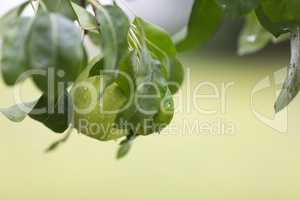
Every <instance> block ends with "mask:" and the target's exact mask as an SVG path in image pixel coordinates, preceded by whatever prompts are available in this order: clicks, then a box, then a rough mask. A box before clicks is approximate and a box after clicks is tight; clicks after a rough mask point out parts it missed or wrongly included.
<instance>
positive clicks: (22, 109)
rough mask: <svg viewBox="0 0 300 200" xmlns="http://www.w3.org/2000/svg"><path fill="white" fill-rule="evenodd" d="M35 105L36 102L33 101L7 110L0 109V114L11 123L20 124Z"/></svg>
mask: <svg viewBox="0 0 300 200" xmlns="http://www.w3.org/2000/svg"><path fill="white" fill-rule="evenodd" d="M36 103H37V101H33V102H29V103H24V104H17V105H14V106H11V107H9V108H0V112H1V113H2V114H3V115H4V116H5V117H7V118H8V119H9V120H11V121H13V122H21V121H23V120H24V119H25V118H26V116H27V114H28V113H29V112H31V110H32V109H33V107H34V106H35V105H36Z"/></svg>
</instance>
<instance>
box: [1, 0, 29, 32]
mask: <svg viewBox="0 0 300 200" xmlns="http://www.w3.org/2000/svg"><path fill="white" fill-rule="evenodd" d="M28 4H29V1H25V2H24V3H22V4H20V5H18V6H16V7H14V8H13V9H11V10H9V11H8V12H7V13H6V14H4V15H3V16H2V17H1V18H0V36H1V33H3V32H4V31H6V29H7V28H8V27H7V25H8V23H10V22H11V21H14V20H16V18H17V17H18V16H19V15H20V14H21V13H22V12H23V10H24V9H25V8H26V6H27V5H28Z"/></svg>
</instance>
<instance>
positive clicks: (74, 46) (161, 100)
mask: <svg viewBox="0 0 300 200" xmlns="http://www.w3.org/2000/svg"><path fill="white" fill-rule="evenodd" d="M30 3H32V2H31V1H26V2H25V3H23V4H21V5H19V6H18V7H16V8H14V9H12V10H11V11H9V12H8V13H7V14H5V15H4V16H2V17H1V18H0V36H1V40H2V48H1V49H2V56H1V60H0V62H1V70H2V76H3V80H4V81H5V83H6V84H7V85H9V86H14V85H16V84H19V82H20V81H23V80H24V77H23V76H21V75H23V74H24V73H25V72H28V71H30V70H36V71H38V72H39V73H40V74H39V75H31V76H30V78H32V80H33V81H34V83H35V85H36V86H37V87H38V88H39V89H40V91H41V93H42V94H41V97H40V98H39V99H38V100H35V101H33V102H32V103H28V104H26V105H27V106H26V107H27V109H26V110H25V111H24V109H20V106H18V105H16V106H12V107H11V108H6V109H1V110H0V111H1V112H2V113H3V114H4V115H5V116H7V117H8V118H9V119H10V120H12V121H15V122H20V121H22V120H23V119H24V118H25V117H26V115H29V116H30V117H31V118H32V119H34V120H36V121H39V122H41V123H43V124H44V125H45V126H46V127H48V128H49V129H51V130H53V131H54V132H57V133H63V132H64V131H66V130H67V129H68V127H71V129H72V128H73V127H74V125H75V128H76V129H78V130H79V131H80V132H83V133H84V131H81V130H80V128H79V127H78V126H77V125H78V124H76V123H77V122H76V119H77V118H78V116H84V117H83V118H85V119H87V120H88V121H90V122H97V123H98V124H106V125H108V126H111V125H112V124H117V125H120V127H118V129H122V134H121V135H119V136H120V137H125V139H124V140H123V141H122V142H121V144H120V149H119V150H118V153H117V158H122V157H123V156H125V155H126V154H127V153H128V151H129V150H130V149H131V145H132V142H133V141H134V140H135V139H136V138H137V137H138V136H145V135H149V134H153V133H154V132H160V131H161V130H162V129H163V128H164V127H165V126H167V125H168V124H169V123H170V122H171V119H172V117H173V113H174V103H173V97H172V95H174V94H175V93H176V92H177V91H178V89H179V87H180V85H181V84H182V82H183V79H184V70H183V67H182V65H181V63H180V61H179V60H178V58H177V50H180V51H183V50H188V49H192V48H195V47H198V46H201V45H203V44H205V43H206V42H207V41H208V40H209V39H211V38H212V37H213V35H214V34H215V32H216V31H217V30H218V28H219V27H220V25H221V24H222V21H223V20H224V19H226V18H228V19H231V20H234V19H237V18H245V26H244V28H243V30H242V32H241V35H240V38H239V52H238V53H239V54H240V55H245V54H249V53H253V52H256V51H258V50H260V49H262V48H263V47H265V46H266V45H267V44H268V43H269V42H278V41H282V40H285V39H288V36H287V34H286V33H291V46H292V47H291V48H292V56H291V65H290V67H289V73H288V77H287V80H286V82H285V83H284V86H283V90H282V93H281V94H280V96H279V99H278V101H277V102H276V105H275V109H276V112H279V111H280V110H282V109H283V108H284V107H286V106H287V105H288V104H289V103H290V102H291V101H292V99H293V98H294V97H295V96H296V95H297V94H298V92H299V90H300V81H299V80H300V78H299V71H300V61H299V60H300V59H299V57H300V56H299V52H300V39H299V38H300V36H299V35H300V31H299V26H300V2H299V1H298V0H247V1H243V0H195V2H194V6H193V9H192V13H191V16H190V20H189V23H188V27H187V34H186V37H185V38H184V39H183V40H182V41H179V43H178V44H176V45H175V44H174V43H173V41H172V39H171V37H170V36H169V35H168V34H167V33H166V32H165V31H164V30H162V29H161V28H160V27H157V26H155V25H153V24H151V23H149V22H147V21H144V20H143V19H141V18H139V17H138V16H136V18H135V19H134V20H133V21H130V20H129V19H128V18H127V15H126V14H125V13H124V12H123V10H122V9H121V8H119V7H118V5H117V4H113V5H109V6H104V5H101V4H100V3H99V2H98V1H97V0H39V1H38V6H37V10H36V12H35V15H34V16H31V17H24V16H23V15H22V12H23V10H24V9H25V8H26V7H27V6H29V4H30ZM88 6H91V7H92V8H93V12H90V11H88V9H87V7H88ZM75 22H76V23H75ZM84 37H88V38H90V39H91V40H92V42H93V43H94V44H95V46H96V47H97V48H99V49H100V50H101V51H100V52H101V53H100V54H99V55H97V56H96V57H94V58H91V57H89V56H88V54H87V49H86V47H85V45H84V42H83V41H84V40H83V38H84ZM108 72H109V73H108ZM53 74H54V76H53ZM122 74H126V75H127V76H128V77H130V80H128V79H127V78H124V76H122ZM20 76H21V78H20ZM103 77H105V78H103ZM102 79H105V81H104V82H103V83H101V87H100V85H99V84H100V83H98V82H99V81H100V80H102ZM49 80H52V83H53V85H49ZM84 82H85V83H93V84H94V85H95V84H96V85H97V86H96V88H97V91H98V92H97V98H98V100H97V102H98V101H100V100H101V99H102V98H103V99H105V102H104V103H105V104H107V105H109V107H114V106H115V107H120V106H121V105H122V104H126V102H127V103H128V104H129V105H128V106H127V107H126V109H124V110H122V111H121V112H119V113H118V114H116V115H112V116H104V115H105V114H103V113H101V112H100V113H99V111H92V112H91V113H87V114H85V115H77V113H76V111H74V106H75V104H76V102H77V104H79V105H83V104H84V103H83V102H84V101H86V99H85V98H88V99H89V98H91V97H90V96H89V94H87V93H86V91H88V88H87V87H82V88H81V89H80V90H79V92H80V94H77V96H76V95H75V96H72V91H74V90H75V89H74V88H75V87H76V86H77V85H78V84H80V83H84ZM170 82H171V83H172V84H170ZM153 86H155V87H153ZM112 87H113V88H114V92H112ZM51 88H52V89H51ZM70 88H72V89H71V90H70ZM50 89H51V90H50ZM115 90H117V91H118V92H117V93H116V91H115ZM75 93H76V92H75ZM121 96H122V99H123V100H122V101H120V100H118V101H116V98H119V97H121ZM145 96H152V97H153V98H145ZM73 97H74V98H73ZM130 98H134V99H136V102H138V105H139V106H137V105H136V103H132V102H133V101H130ZM74 102H75V103H74ZM78 102H79V103H78ZM114 102H116V103H114ZM120 103H121V104H120ZM117 104H118V105H117ZM51 105H52V106H51ZM23 106H24V105H23ZM41 108H45V110H46V112H44V113H36V111H37V110H41ZM140 108H142V110H144V111H147V112H142V111H141V109H140ZM74 115H75V117H74ZM74 118H76V119H75V122H76V123H75V122H74ZM149 120H150V121H151V122H150V125H149V124H148V125H147V126H146V125H145V123H144V122H145V121H149ZM124 122H126V123H129V124H131V125H132V126H129V127H128V126H123V125H121V124H122V123H124ZM107 123H108V124H107ZM146 127H147V128H146ZM149 127H150V128H149ZM114 133H115V131H108V132H105V135H106V138H105V140H108V139H115V138H116V137H114V135H113V134H114ZM69 134H70V130H69V131H68V132H67V136H66V137H64V138H63V139H62V140H60V141H58V142H56V143H54V144H53V145H52V146H50V147H49V148H48V151H51V150H54V149H56V147H57V146H58V145H59V144H61V143H63V142H65V141H66V140H67V138H68V137H69ZM85 134H86V135H88V136H90V135H89V134H87V133H85ZM100 135H101V137H102V136H103V134H100ZM98 136H99V135H98ZM98 136H91V137H93V138H96V139H99V140H102V138H101V137H98Z"/></svg>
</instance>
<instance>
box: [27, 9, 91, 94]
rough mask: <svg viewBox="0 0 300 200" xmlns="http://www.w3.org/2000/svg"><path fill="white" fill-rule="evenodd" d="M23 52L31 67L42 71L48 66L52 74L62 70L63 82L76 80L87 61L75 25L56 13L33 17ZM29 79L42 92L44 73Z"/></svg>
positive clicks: (45, 70)
mask: <svg viewBox="0 0 300 200" xmlns="http://www.w3.org/2000/svg"><path fill="white" fill-rule="evenodd" d="M27 52H28V53H27V54H28V59H29V66H30V67H31V68H32V69H38V70H42V71H43V72H45V73H48V70H50V69H53V70H54V71H55V73H56V72H63V73H64V74H62V73H61V74H62V75H64V76H63V77H62V78H60V79H61V80H60V81H62V80H63V81H64V82H67V81H74V80H76V78H77V76H78V75H79V74H80V73H81V71H82V70H83V69H84V68H85V67H86V63H87V56H86V52H85V49H84V47H83V44H82V41H81V35H80V32H79V30H78V28H77V27H76V26H75V25H74V24H73V22H72V21H70V20H68V19H67V18H65V17H63V16H61V15H57V14H49V13H40V14H39V15H38V16H37V17H36V18H35V20H34V22H33V25H32V31H31V34H30V37H29V39H28V46H27ZM47 75H48V74H47ZM54 75H56V74H54ZM33 78H34V81H35V83H36V85H37V86H38V87H39V88H40V89H41V90H42V91H47V90H48V77H47V76H41V75H38V76H34V77H33ZM56 78H57V77H56ZM58 81H59V80H56V82H55V83H57V82H58ZM55 85H56V84H55Z"/></svg>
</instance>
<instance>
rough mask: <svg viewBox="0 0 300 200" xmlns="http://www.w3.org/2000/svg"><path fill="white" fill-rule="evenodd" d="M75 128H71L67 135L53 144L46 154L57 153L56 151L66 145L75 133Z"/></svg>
mask: <svg viewBox="0 0 300 200" xmlns="http://www.w3.org/2000/svg"><path fill="white" fill-rule="evenodd" d="M73 130H74V129H73V127H70V128H69V130H68V131H67V133H66V134H65V135H64V136H63V137H62V138H61V139H59V140H57V141H55V142H53V143H52V144H51V145H50V146H49V147H48V148H47V149H46V150H45V152H46V153H50V152H53V151H55V150H56V149H58V147H60V146H61V145H62V144H64V143H66V142H67V141H68V139H69V137H70V135H71V133H72V131H73Z"/></svg>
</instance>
